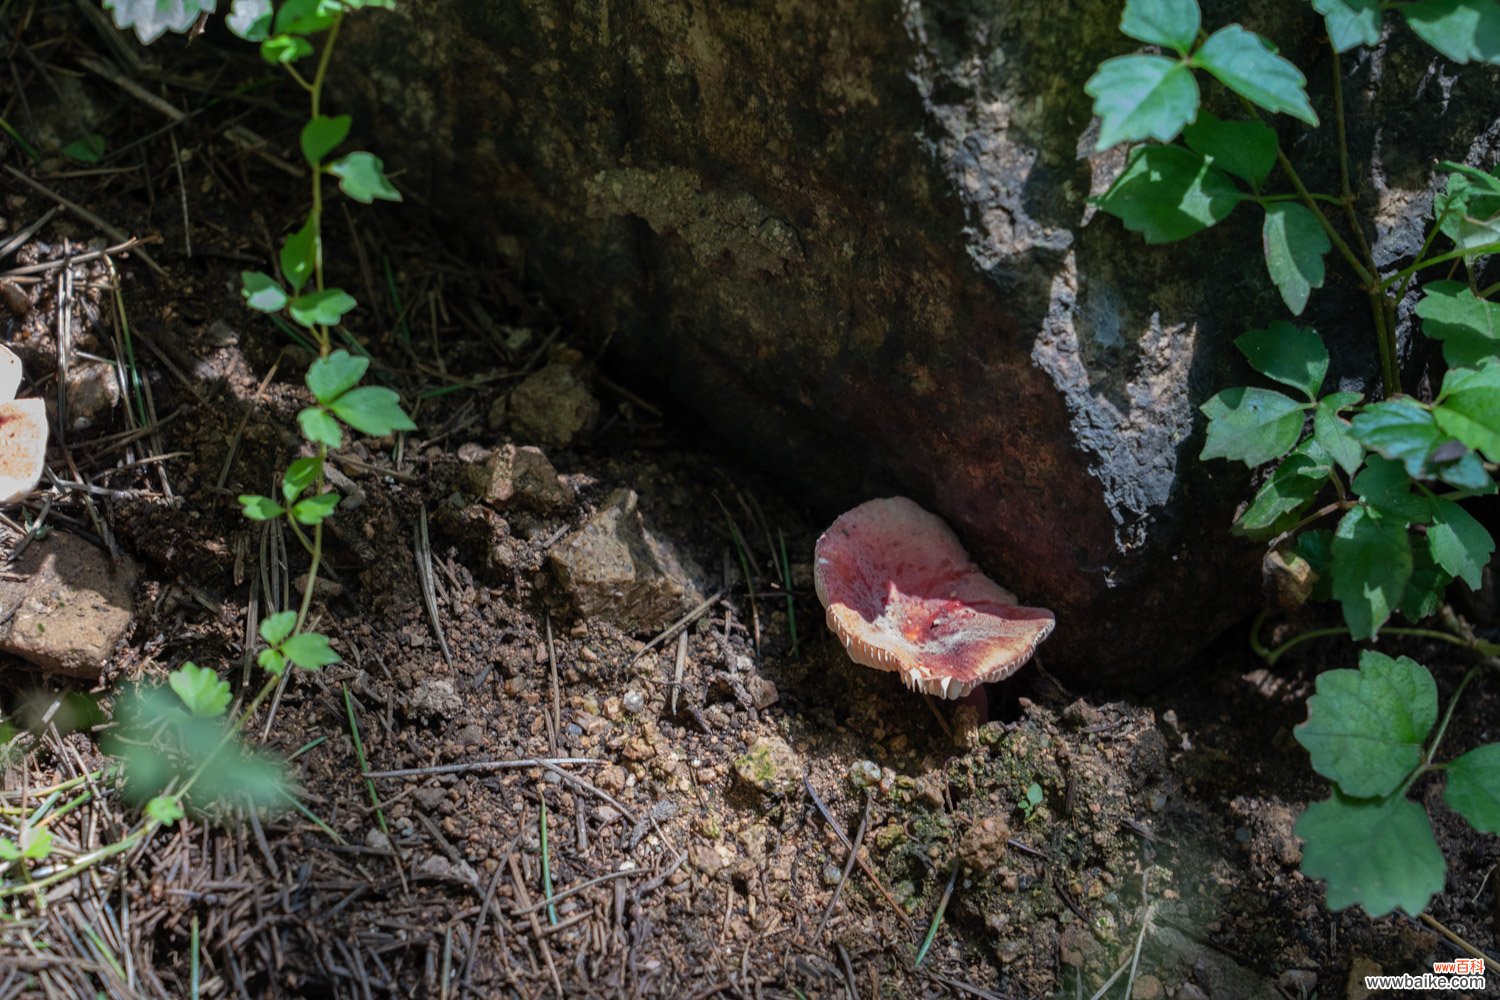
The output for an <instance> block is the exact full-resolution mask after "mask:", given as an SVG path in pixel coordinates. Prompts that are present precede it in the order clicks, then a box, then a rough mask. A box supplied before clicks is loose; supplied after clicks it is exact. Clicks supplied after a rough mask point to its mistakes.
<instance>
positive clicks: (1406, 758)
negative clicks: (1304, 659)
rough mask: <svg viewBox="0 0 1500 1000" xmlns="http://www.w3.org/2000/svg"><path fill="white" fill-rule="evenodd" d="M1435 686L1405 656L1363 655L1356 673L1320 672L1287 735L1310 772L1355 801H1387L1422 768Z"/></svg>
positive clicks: (1434, 715)
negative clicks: (1303, 715)
mask: <svg viewBox="0 0 1500 1000" xmlns="http://www.w3.org/2000/svg"><path fill="white" fill-rule="evenodd" d="M1437 714H1438V704H1437V683H1436V682H1435V681H1434V680H1433V679H1432V674H1431V673H1430V672H1429V671H1428V669H1427V668H1426V667H1424V666H1422V665H1421V664H1420V663H1418V662H1416V661H1415V660H1413V659H1411V658H1410V657H1406V656H1401V657H1397V658H1396V659H1392V658H1391V657H1389V656H1387V655H1385V654H1384V653H1379V652H1376V651H1375V650H1371V649H1367V650H1365V651H1364V652H1362V653H1360V655H1359V669H1358V670H1325V671H1323V673H1321V674H1319V675H1318V681H1317V693H1316V694H1314V695H1312V696H1311V697H1310V698H1308V699H1307V721H1306V722H1304V723H1302V724H1301V725H1299V726H1297V727H1296V728H1295V729H1294V730H1293V731H1292V734H1293V736H1295V737H1296V739H1297V742H1298V743H1300V744H1302V746H1303V747H1304V748H1306V750H1307V752H1308V754H1309V755H1310V756H1311V757H1312V766H1313V770H1314V771H1317V772H1318V773H1319V774H1321V775H1322V776H1323V777H1325V778H1327V779H1329V780H1330V781H1332V782H1334V783H1336V784H1337V785H1338V786H1339V790H1340V791H1341V792H1343V793H1344V794H1345V795H1352V796H1355V797H1356V798H1368V797H1371V796H1375V797H1378V796H1382V795H1389V794H1390V793H1391V792H1393V791H1395V790H1396V788H1397V787H1399V786H1400V784H1401V782H1402V781H1404V780H1405V779H1406V776H1407V775H1408V774H1410V773H1411V772H1412V769H1413V768H1415V767H1416V766H1417V765H1418V764H1420V763H1421V762H1422V747H1423V745H1424V744H1425V743H1426V742H1427V735H1428V734H1429V733H1430V732H1432V727H1433V726H1434V725H1435V724H1436V723H1437Z"/></svg>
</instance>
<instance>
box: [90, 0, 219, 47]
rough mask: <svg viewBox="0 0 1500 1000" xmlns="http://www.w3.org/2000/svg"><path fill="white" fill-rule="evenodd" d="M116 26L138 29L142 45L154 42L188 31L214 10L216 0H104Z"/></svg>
mask: <svg viewBox="0 0 1500 1000" xmlns="http://www.w3.org/2000/svg"><path fill="white" fill-rule="evenodd" d="M104 9H105V10H107V11H109V12H110V13H111V14H112V15H113V16H114V19H115V27H117V28H119V29H121V30H122V31H123V30H126V29H134V30H135V37H137V38H139V39H140V40H141V44H142V45H150V44H151V43H152V42H154V41H156V40H157V39H158V38H160V37H161V36H162V35H164V34H166V33H167V32H169V31H175V32H177V33H178V34H181V33H182V32H185V31H187V30H188V29H189V28H191V27H192V26H193V25H194V24H196V23H197V21H198V18H199V17H201V16H202V15H204V14H212V13H213V12H214V0H104Z"/></svg>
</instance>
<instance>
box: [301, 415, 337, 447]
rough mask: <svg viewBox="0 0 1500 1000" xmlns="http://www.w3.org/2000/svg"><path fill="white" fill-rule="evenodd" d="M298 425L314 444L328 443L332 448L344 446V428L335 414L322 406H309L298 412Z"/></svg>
mask: <svg viewBox="0 0 1500 1000" xmlns="http://www.w3.org/2000/svg"><path fill="white" fill-rule="evenodd" d="M297 426H298V427H300V428H302V436H303V437H304V438H306V439H307V440H309V441H311V442H312V443H313V444H326V445H327V446H328V447H330V448H342V447H343V446H344V431H343V428H341V427H339V422H338V421H337V420H335V419H333V414H331V413H329V412H328V411H327V410H325V409H323V408H322V407H320V406H309V407H307V408H306V409H304V410H302V411H300V412H298V414H297Z"/></svg>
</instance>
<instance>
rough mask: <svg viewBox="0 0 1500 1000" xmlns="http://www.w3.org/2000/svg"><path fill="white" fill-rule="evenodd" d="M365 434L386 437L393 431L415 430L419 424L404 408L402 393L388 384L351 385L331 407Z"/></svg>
mask: <svg viewBox="0 0 1500 1000" xmlns="http://www.w3.org/2000/svg"><path fill="white" fill-rule="evenodd" d="M328 408H329V409H330V410H332V411H333V412H334V413H336V414H338V418H339V419H340V420H342V421H343V422H344V423H346V424H348V425H349V426H350V427H353V428H354V429H355V430H357V431H359V432H360V433H361V434H369V435H370V436H372V437H383V436H384V435H386V434H390V433H391V432H393V431H414V430H416V429H417V425H416V424H414V423H412V422H411V417H408V416H407V415H406V411H405V410H403V409H401V397H400V396H398V395H396V393H395V392H394V391H393V390H391V389H387V388H385V387H384V386H376V385H366V386H361V387H360V388H358V389H350V390H349V391H348V392H346V393H344V394H343V395H342V396H340V397H339V398H338V399H336V400H334V401H333V402H332V403H330V404H329V407H328Z"/></svg>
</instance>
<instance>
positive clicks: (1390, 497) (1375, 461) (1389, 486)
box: [1351, 455, 1429, 523]
mask: <svg viewBox="0 0 1500 1000" xmlns="http://www.w3.org/2000/svg"><path fill="white" fill-rule="evenodd" d="M1411 485H1412V484H1411V477H1410V476H1408V475H1407V474H1406V470H1405V469H1404V468H1402V466H1401V463H1400V462H1394V461H1392V460H1390V459H1388V458H1382V457H1380V456H1379V455H1371V456H1370V457H1369V459H1368V460H1367V461H1366V462H1365V467H1364V469H1362V470H1361V471H1360V473H1359V475H1357V476H1355V477H1354V482H1353V483H1352V484H1351V486H1353V488H1354V495H1355V496H1357V497H1359V498H1360V499H1361V500H1363V501H1364V502H1365V503H1367V504H1369V505H1370V507H1371V508H1372V509H1374V510H1375V511H1376V512H1377V513H1379V514H1381V515H1382V516H1388V517H1391V518H1396V519H1399V520H1400V521H1402V522H1403V523H1421V522H1425V521H1426V520H1427V517H1428V515H1429V508H1428V506H1427V501H1426V499H1425V498H1424V497H1420V496H1415V495H1413V494H1412V492H1411Z"/></svg>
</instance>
